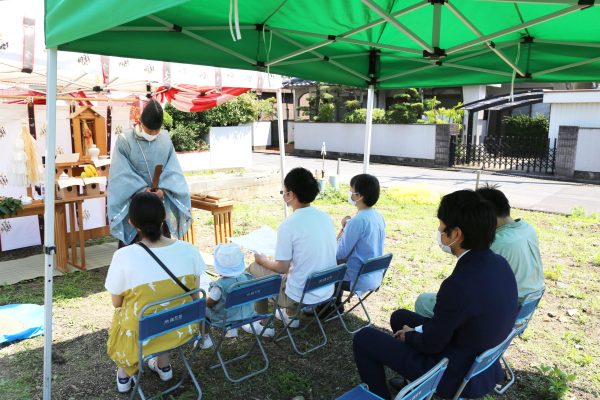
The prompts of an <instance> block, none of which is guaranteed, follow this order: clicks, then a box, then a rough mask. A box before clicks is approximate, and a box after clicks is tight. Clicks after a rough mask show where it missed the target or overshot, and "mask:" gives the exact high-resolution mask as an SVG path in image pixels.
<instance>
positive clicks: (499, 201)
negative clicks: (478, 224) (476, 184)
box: [476, 186, 510, 218]
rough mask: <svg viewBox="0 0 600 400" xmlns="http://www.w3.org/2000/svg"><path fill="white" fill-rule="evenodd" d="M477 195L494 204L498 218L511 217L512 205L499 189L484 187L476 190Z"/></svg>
mask: <svg viewBox="0 0 600 400" xmlns="http://www.w3.org/2000/svg"><path fill="white" fill-rule="evenodd" d="M476 192H477V194H478V195H480V196H481V197H483V198H484V199H486V200H487V201H489V202H490V203H492V206H493V207H494V211H495V212H496V217H499V218H505V217H508V216H509V215H510V203H509V202H508V199H507V198H506V196H505V195H504V193H502V192H501V191H499V190H498V189H496V188H494V187H491V186H489V187H482V188H479V189H477V190H476Z"/></svg>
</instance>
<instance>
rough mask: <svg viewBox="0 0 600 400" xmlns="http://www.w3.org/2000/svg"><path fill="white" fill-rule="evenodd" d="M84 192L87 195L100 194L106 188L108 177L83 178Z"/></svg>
mask: <svg viewBox="0 0 600 400" xmlns="http://www.w3.org/2000/svg"><path fill="white" fill-rule="evenodd" d="M83 184H84V186H83V194H84V195H86V196H98V195H100V194H101V193H104V191H105V190H106V177H104V176H98V177H94V178H83Z"/></svg>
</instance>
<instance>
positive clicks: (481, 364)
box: [452, 329, 517, 400]
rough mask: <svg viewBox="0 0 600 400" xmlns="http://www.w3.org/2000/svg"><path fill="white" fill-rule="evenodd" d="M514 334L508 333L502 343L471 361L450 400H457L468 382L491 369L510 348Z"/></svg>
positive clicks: (514, 332)
mask: <svg viewBox="0 0 600 400" xmlns="http://www.w3.org/2000/svg"><path fill="white" fill-rule="evenodd" d="M516 334H517V331H516V330H515V329H513V330H512V331H511V332H510V333H509V335H508V336H507V338H506V339H504V341H502V343H500V344H499V345H497V346H496V347H493V348H491V349H489V350H486V351H484V352H483V353H481V354H480V355H478V356H477V357H476V358H475V361H473V364H472V365H471V368H469V371H468V372H467V375H466V376H465V378H464V379H463V381H462V383H461V385H460V386H459V388H458V390H457V391H456V394H455V395H454V397H453V398H452V400H458V399H459V398H460V395H461V393H462V391H463V390H464V389H465V386H467V383H469V381H470V380H471V379H472V378H473V377H475V376H477V375H479V374H480V373H482V372H483V371H485V370H486V369H488V368H489V367H491V366H492V365H493V364H494V362H496V360H498V358H500V357H501V356H502V354H504V352H505V351H506V349H508V346H510V342H511V341H512V340H513V338H514V337H515V336H516Z"/></svg>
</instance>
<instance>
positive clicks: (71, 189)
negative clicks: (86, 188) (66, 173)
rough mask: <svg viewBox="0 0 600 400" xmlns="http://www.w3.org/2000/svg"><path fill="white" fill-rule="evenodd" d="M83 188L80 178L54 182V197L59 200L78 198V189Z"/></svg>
mask: <svg viewBox="0 0 600 400" xmlns="http://www.w3.org/2000/svg"><path fill="white" fill-rule="evenodd" d="M81 186H83V179H81V178H66V179H58V180H57V181H56V197H57V198H59V199H74V198H77V197H79V188H80V187H81Z"/></svg>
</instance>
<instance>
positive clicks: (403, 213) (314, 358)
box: [0, 188, 600, 400]
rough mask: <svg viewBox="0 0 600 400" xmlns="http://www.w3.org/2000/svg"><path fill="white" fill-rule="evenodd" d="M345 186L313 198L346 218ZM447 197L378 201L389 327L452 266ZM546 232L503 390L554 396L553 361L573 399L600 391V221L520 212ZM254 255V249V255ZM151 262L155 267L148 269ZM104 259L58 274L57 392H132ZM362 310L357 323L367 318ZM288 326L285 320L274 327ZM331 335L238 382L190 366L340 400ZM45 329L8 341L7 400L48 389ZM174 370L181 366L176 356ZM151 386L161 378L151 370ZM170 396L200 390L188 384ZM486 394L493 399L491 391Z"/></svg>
mask: <svg viewBox="0 0 600 400" xmlns="http://www.w3.org/2000/svg"><path fill="white" fill-rule="evenodd" d="M346 193H347V191H346V190H345V189H344V190H342V191H341V192H340V193H335V192H327V193H326V194H325V195H324V196H323V198H322V199H320V200H318V201H317V202H316V203H315V205H316V206H317V207H319V208H321V209H323V210H325V211H326V212H328V213H329V214H330V215H331V216H332V218H333V219H334V221H335V223H336V226H337V227H339V220H340V219H341V218H342V217H343V216H344V215H347V214H350V213H351V212H352V211H353V208H352V207H351V206H350V205H348V204H347V203H346ZM438 201H439V197H438V196H437V195H433V194H431V193H429V192H428V191H427V190H425V189H423V188H413V189H403V190H402V189H389V190H386V191H385V192H384V193H383V195H382V198H381V199H380V202H379V204H378V209H379V210H380V211H381V212H382V214H383V215H384V217H385V219H386V223H387V238H386V249H387V251H390V252H392V253H393V254H394V259H393V261H392V265H391V267H390V270H389V272H388V274H387V275H386V278H385V282H384V285H383V287H382V288H381V290H380V291H379V292H378V293H376V294H375V295H374V296H372V297H371V298H370V299H369V310H370V312H371V315H372V316H373V317H374V322H375V325H376V326H378V327H379V328H381V329H388V327H389V325H388V321H389V316H390V314H391V313H392V311H394V310H396V309H398V308H408V309H412V308H413V303H414V300H415V298H416V297H417V295H418V294H419V293H421V292H423V291H436V290H437V288H438V287H439V285H440V283H441V281H442V280H443V279H444V278H445V277H446V276H448V275H449V274H450V272H451V270H452V268H453V265H454V262H455V259H453V258H452V257H450V256H449V255H446V254H445V253H443V252H442V251H440V250H439V249H438V247H437V244H436V243H435V237H434V233H435V229H436V228H437V219H436V218H435V212H436V207H437V203H438ZM512 214H513V217H515V218H519V217H520V218H525V219H526V220H527V221H529V222H530V223H531V224H532V225H533V226H534V227H535V228H536V229H537V231H538V234H539V237H540V242H541V248H542V256H543V260H544V268H545V276H546V294H545V296H544V298H543V299H542V302H541V304H540V307H539V309H538V311H537V312H536V314H535V316H534V318H533V321H532V322H531V324H530V326H529V329H528V330H527V331H526V333H525V335H524V336H523V337H522V338H518V339H516V340H515V341H514V342H513V345H512V346H511V348H510V349H509V351H508V353H507V356H506V358H507V359H508V360H509V362H510V363H511V365H512V367H513V369H514V370H515V371H516V374H517V382H516V384H515V385H514V386H513V388H511V390H509V391H508V392H507V394H506V395H505V396H503V398H506V399H519V400H524V399H551V398H552V397H551V393H550V388H551V387H552V386H550V384H551V383H554V385H555V387H558V386H560V384H561V380H560V379H558V378H553V379H551V380H549V379H548V378H547V377H546V376H545V375H544V374H542V373H541V372H540V371H539V369H538V367H539V366H542V365H547V366H553V365H556V366H557V367H558V368H559V369H560V370H561V371H564V372H568V373H572V374H575V376H576V378H575V380H574V381H571V382H569V383H568V393H567V395H566V398H572V399H590V400H591V399H597V398H599V397H600V372H599V371H600V368H599V367H600V356H599V355H600V340H599V339H598V337H600V325H599V323H598V316H599V314H600V296H599V292H600V279H599V269H600V240H598V238H599V237H600V218H598V216H596V215H594V216H585V215H584V214H583V213H582V212H580V211H577V210H576V211H575V212H574V213H573V214H572V215H570V216H564V215H554V214H546V213H540V212H529V211H523V210H513V212H512ZM233 216H234V230H235V233H236V234H243V233H247V232H249V231H251V230H253V229H256V228H258V227H260V226H262V225H270V226H271V227H273V228H276V227H277V225H278V224H279V223H280V221H281V219H282V201H281V199H280V198H279V196H276V197H263V198H261V199H253V200H248V201H247V202H245V203H242V204H238V205H236V206H235V209H234V213H233ZM195 218H196V222H197V224H196V227H197V229H198V235H199V236H198V237H200V240H199V247H200V248H201V249H202V250H203V251H206V252H211V251H212V249H213V248H214V244H213V240H214V239H213V233H212V227H211V226H212V218H211V217H210V216H209V215H208V214H207V213H198V214H197V215H196V216H195ZM249 259H250V258H248V260H249ZM152 267H153V266H151V265H148V268H152ZM106 270H107V268H101V269H98V270H94V271H89V272H79V273H72V274H68V275H66V276H61V277H57V278H55V281H54V282H55V291H54V332H53V338H54V347H53V352H54V355H53V362H54V364H53V382H54V383H53V398H55V399H65V400H70V399H115V398H125V396H119V395H118V394H117V393H116V391H115V383H114V380H115V376H114V375H115V372H114V371H115V368H114V365H113V364H112V362H111V360H109V359H108V357H107V356H106V340H107V330H108V327H109V325H110V321H111V316H112V306H111V303H110V297H109V295H108V293H107V292H106V291H104V289H103V284H104V278H105V276H106ZM43 285H44V282H43V279H41V278H40V279H36V280H32V281H28V282H23V283H20V284H16V285H12V286H4V287H0V304H7V303H36V304H43ZM360 318H362V316H361V315H357V318H356V319H355V321H354V322H360V320H359V319H360ZM277 327H279V325H276V328H277ZM325 328H326V331H327V333H328V335H329V343H328V344H327V346H326V347H324V348H322V349H320V350H317V351H316V352H315V353H311V354H310V355H308V356H307V357H299V356H297V355H296V354H294V353H293V352H292V351H291V349H290V346H289V343H288V342H280V343H277V344H274V343H272V342H269V341H267V343H266V349H267V352H268V354H269V357H270V367H269V370H268V371H267V372H266V373H264V374H261V375H259V376H257V377H255V378H251V379H250V380H248V381H246V382H243V383H241V384H237V385H234V384H230V383H229V382H228V381H227V380H226V379H225V378H224V377H223V373H222V372H221V371H220V370H209V369H208V368H207V363H208V362H209V358H210V354H211V353H210V351H202V352H200V353H198V354H197V357H196V359H195V360H194V362H193V368H194V370H195V371H196V373H197V376H198V378H199V380H200V383H201V385H202V389H203V391H204V398H205V399H209V400H211V399H291V398H293V397H294V396H303V397H304V398H305V399H333V398H335V397H336V396H338V395H340V394H341V393H343V392H345V391H347V390H348V389H350V388H351V387H353V386H354V385H356V384H357V383H359V378H358V374H357V372H356V368H355V365H354V360H353V357H352V346H351V345H352V338H351V336H350V335H349V334H347V333H346V332H345V331H344V330H342V329H341V327H340V325H339V323H338V322H333V323H330V324H327V325H326V327H325ZM248 339H250V337H249V335H247V334H245V333H243V332H240V338H239V339H230V340H229V341H228V342H227V344H226V346H227V348H229V349H233V350H241V349H242V347H243V346H244V345H245V344H247V343H249V342H248ZM42 348H43V338H42V337H37V338H33V339H29V340H25V341H21V342H18V343H14V344H12V345H9V346H5V347H3V348H0V398H1V399H38V398H41V385H42V358H43V351H42ZM174 367H175V374H176V376H179V374H180V373H181V368H180V365H178V364H177V363H175V365H174ZM148 378H149V379H147V382H148V383H149V388H150V393H151V392H152V390H155V389H158V388H159V387H161V385H160V384H159V382H157V381H158V379H157V378H156V377H154V376H151V375H149V376H148ZM173 398H177V399H188V398H193V393H191V392H185V391H180V392H178V393H177V394H176V395H175V396H174V397H173ZM487 398H488V399H492V398H494V396H487Z"/></svg>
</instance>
